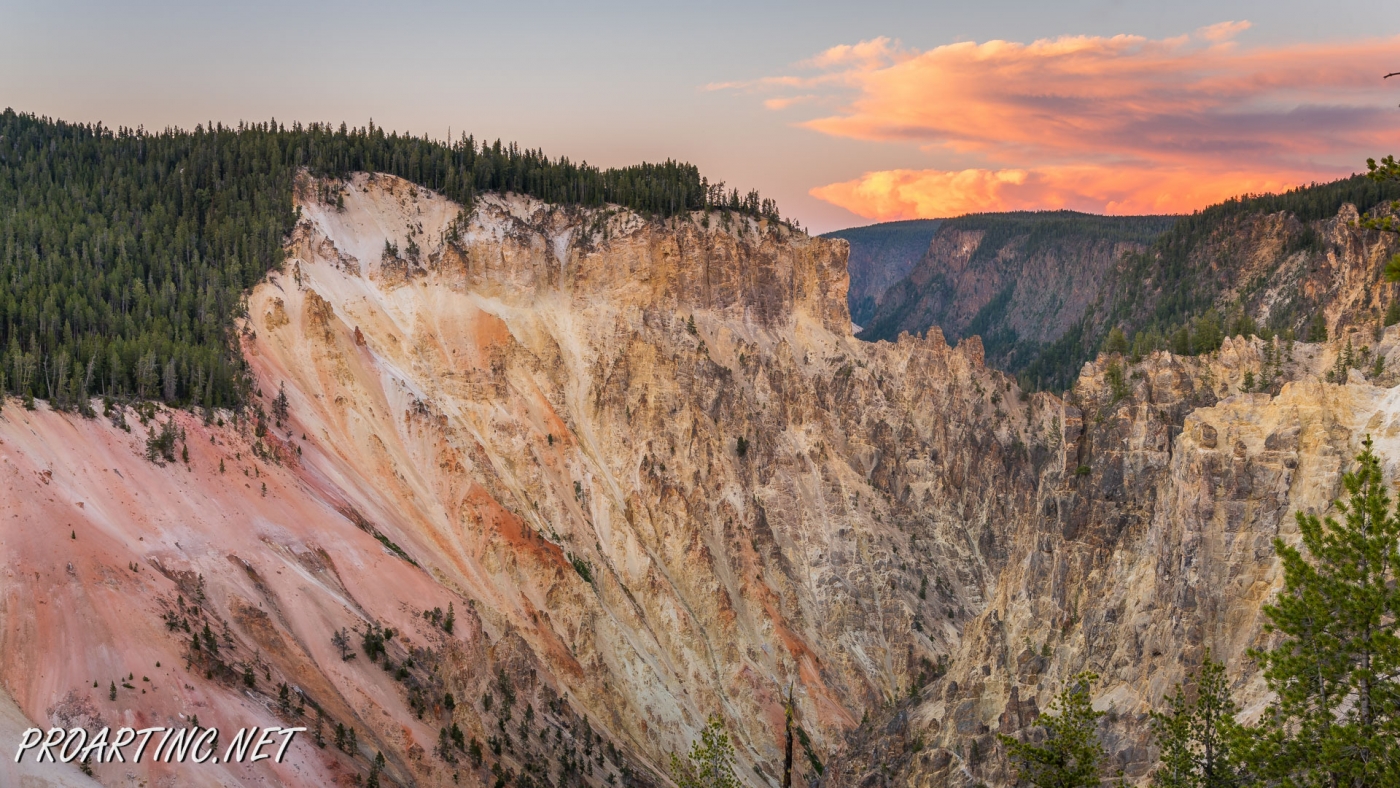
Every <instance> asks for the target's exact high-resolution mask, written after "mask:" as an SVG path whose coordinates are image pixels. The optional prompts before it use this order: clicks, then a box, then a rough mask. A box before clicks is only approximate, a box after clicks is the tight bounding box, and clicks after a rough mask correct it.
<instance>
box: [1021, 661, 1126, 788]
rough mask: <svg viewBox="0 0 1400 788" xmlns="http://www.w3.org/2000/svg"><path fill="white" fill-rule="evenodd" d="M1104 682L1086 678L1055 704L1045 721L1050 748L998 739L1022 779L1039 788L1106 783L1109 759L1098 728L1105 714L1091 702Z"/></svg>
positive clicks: (1077, 787) (1072, 684) (1072, 682)
mask: <svg viewBox="0 0 1400 788" xmlns="http://www.w3.org/2000/svg"><path fill="white" fill-rule="evenodd" d="M1098 678H1099V677H1098V676H1096V675H1094V674H1093V673H1080V674H1079V675H1077V676H1075V677H1074V678H1072V679H1070V682H1069V685H1068V686H1067V687H1065V688H1064V689H1063V690H1061V691H1060V694H1058V695H1056V696H1055V699H1054V700H1053V701H1051V702H1050V708H1049V710H1048V711H1049V712H1050V713H1048V714H1046V715H1044V716H1042V717H1041V718H1040V720H1039V723H1040V725H1042V726H1043V727H1044V728H1045V732H1046V738H1045V743H1044V746H1037V745H1034V744H1031V743H1029V742H1022V741H1018V740H1016V739H1013V738H1012V737H1010V736H998V738H999V739H1000V740H1001V743H1002V745H1003V746H1005V747H1006V755H1007V757H1008V758H1009V759H1010V760H1011V762H1012V763H1013V764H1014V765H1015V767H1016V773H1017V776H1018V777H1019V779H1022V780H1025V781H1026V782H1029V783H1030V784H1031V785H1034V786H1036V788H1090V786H1098V785H1099V784H1100V783H1101V782H1102V771H1103V767H1104V762H1105V761H1106V760H1107V756H1106V755H1105V754H1104V750H1103V746H1102V745H1101V744H1100V743H1099V739H1098V735H1097V733H1096V732H1095V729H1096V728H1097V727H1098V721H1099V718H1100V717H1102V716H1104V712H1101V711H1094V707H1093V705H1092V704H1091V703H1090V699H1089V687H1090V686H1091V685H1092V684H1093V683H1094V682H1095V681H1098Z"/></svg>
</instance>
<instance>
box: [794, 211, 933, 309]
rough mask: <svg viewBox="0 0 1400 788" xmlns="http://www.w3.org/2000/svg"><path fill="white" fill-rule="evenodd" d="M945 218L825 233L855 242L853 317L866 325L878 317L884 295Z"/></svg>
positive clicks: (849, 300)
mask: <svg viewBox="0 0 1400 788" xmlns="http://www.w3.org/2000/svg"><path fill="white" fill-rule="evenodd" d="M941 221H942V220H941V219H913V220H911V221H907V222H883V223H881V224H872V225H868V226H865V227H852V228H850V229H846V230H837V231H835V232H830V233H826V234H825V235H824V236H822V237H824V238H841V239H844V240H845V241H847V242H848V243H850V245H851V257H850V264H849V266H848V268H849V270H850V274H851V288H850V291H849V293H848V295H847V299H846V300H847V303H848V304H849V305H850V307H851V320H853V321H854V322H855V323H856V324H857V325H862V326H863V325H865V324H866V323H867V322H868V321H869V320H871V319H872V318H873V317H875V308H876V306H877V305H878V304H879V301H880V297H881V296H883V295H884V293H885V290H886V289H888V288H889V286H890V285H892V284H894V283H895V282H898V281H899V280H901V279H903V278H904V277H905V276H906V275H907V274H908V273H909V271H910V270H911V269H912V268H913V267H914V265H915V264H916V263H918V262H919V260H921V259H922V258H923V256H924V253H925V252H927V251H928V244H929V241H931V240H933V234H934V233H935V232H936V231H937V230H938V225H939V222H941Z"/></svg>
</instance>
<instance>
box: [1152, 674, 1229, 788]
mask: <svg viewBox="0 0 1400 788" xmlns="http://www.w3.org/2000/svg"><path fill="white" fill-rule="evenodd" d="M1166 701H1167V711H1165V712H1157V711H1154V712H1152V731H1153V733H1154V734H1155V735H1156V738H1157V744H1158V746H1160V747H1161V748H1162V755H1161V766H1160V767H1159V768H1158V770H1157V773H1156V774H1155V775H1153V778H1152V785H1153V786H1154V788H1235V786H1238V785H1240V784H1241V782H1240V779H1239V775H1238V770H1237V769H1236V767H1235V764H1234V761H1233V758H1232V754H1231V749H1230V745H1231V739H1230V733H1231V732H1232V731H1233V726H1234V719H1235V713H1236V712H1237V711H1238V710H1239V709H1238V708H1237V707H1236V706H1235V702H1234V701H1233V700H1231V698H1230V688H1229V684H1228V682H1227V681H1226V679H1225V666H1224V665H1222V664H1220V663H1219V662H1216V661H1214V660H1212V659H1211V658H1210V652H1206V659H1205V662H1204V664H1202V665H1201V669H1200V670H1199V671H1198V672H1197V673H1196V686H1195V697H1194V698H1189V697H1188V696H1187V693H1186V690H1185V688H1184V687H1182V686H1181V685H1180V684H1178V685H1177V687H1176V691H1175V692H1174V693H1173V694H1171V695H1170V696H1168V697H1167V698H1166Z"/></svg>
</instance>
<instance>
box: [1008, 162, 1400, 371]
mask: <svg viewBox="0 0 1400 788" xmlns="http://www.w3.org/2000/svg"><path fill="white" fill-rule="evenodd" d="M1397 199H1400V182H1397V181H1395V180H1386V179H1379V178H1375V177H1368V176H1366V175H1354V176H1352V177H1350V178H1344V179H1342V180H1338V181H1333V182H1331V183H1324V184H1312V185H1309V186H1300V187H1298V188H1296V189H1292V190H1290V191H1288V192H1285V193H1283V194H1264V195H1253V196H1244V197H1236V198H1231V199H1229V200H1226V201H1224V202H1222V203H1219V204H1217V205H1212V206H1210V207H1208V208H1205V209H1203V210H1200V211H1197V212H1195V213H1193V214H1190V215H1188V216H1182V217H1181V218H1179V219H1178V220H1177V221H1176V222H1175V223H1173V224H1172V226H1171V228H1170V229H1168V230H1166V231H1165V232H1163V233H1162V234H1161V235H1159V236H1157V238H1156V239H1154V240H1153V241H1152V243H1151V244H1150V245H1149V246H1148V247H1147V249H1146V250H1144V251H1142V252H1139V253H1134V254H1129V255H1127V256H1126V257H1125V259H1124V260H1123V263H1122V265H1120V266H1119V267H1118V270H1117V271H1116V275H1115V277H1114V281H1110V282H1108V283H1106V286H1105V288H1104V290H1103V293H1104V298H1103V299H1102V300H1101V302H1100V303H1098V304H1096V305H1095V306H1093V307H1091V308H1090V311H1089V313H1087V314H1086V315H1085V316H1084V317H1083V318H1082V319H1081V320H1080V321H1079V322H1078V323H1076V324H1075V325H1074V327H1073V328H1071V329H1070V330H1069V331H1068V332H1066V333H1065V335H1064V336H1062V337H1061V338H1060V339H1058V340H1056V341H1055V342H1051V343H1048V344H1045V345H1043V346H1042V347H1041V348H1040V349H1039V350H1038V352H1036V353H1034V354H1033V355H1028V356H1027V360H1028V363H1026V364H1025V365H1024V366H1022V367H1019V368H1018V369H1015V370H1013V371H1015V372H1017V373H1018V375H1019V378H1020V380H1021V384H1022V385H1023V386H1026V387H1031V388H1063V387H1067V386H1069V385H1071V384H1072V383H1073V382H1074V379H1075V377H1076V376H1077V375H1078V370H1079V368H1080V366H1082V365H1083V364H1084V362H1085V361H1087V360H1089V359H1091V358H1093V357H1094V354H1095V353H1097V351H1098V350H1099V349H1100V347H1102V346H1105V344H1106V343H1107V345H1108V346H1110V348H1109V349H1111V350H1121V351H1122V352H1129V351H1131V352H1132V353H1133V354H1134V355H1135V356H1141V355H1144V354H1146V353H1150V352H1152V351H1153V350H1162V349H1169V350H1171V351H1172V352H1174V353H1177V354H1178V355H1194V354H1198V353H1207V352H1210V351H1212V350H1215V349H1216V348H1217V347H1219V346H1220V342H1221V340H1222V339H1223V338H1224V337H1225V336H1227V335H1234V334H1245V335H1248V334H1252V333H1256V332H1257V333H1260V335H1262V336H1266V337H1268V336H1273V335H1274V334H1276V333H1277V334H1287V335H1290V336H1292V335H1294V334H1296V335H1298V338H1300V339H1302V338H1309V339H1310V340H1311V341H1316V340H1318V339H1319V338H1322V337H1319V336H1317V335H1316V334H1315V329H1314V333H1309V332H1308V330H1307V326H1308V324H1309V323H1310V321H1312V320H1313V319H1314V318H1315V317H1316V316H1317V313H1316V312H1315V311H1314V310H1315V309H1316V307H1317V306H1318V304H1315V303H1311V302H1309V301H1307V300H1306V299H1304V298H1302V297H1301V295H1296V296H1295V299H1294V300H1293V301H1291V302H1290V303H1288V304H1284V305H1280V306H1279V307H1277V308H1275V309H1274V310H1273V311H1272V313H1271V315H1270V319H1269V321H1268V324H1267V325H1263V326H1256V325H1255V321H1254V320H1253V318H1252V316H1251V315H1250V314H1249V312H1248V310H1247V309H1246V308H1245V305H1244V304H1235V305H1233V306H1226V307H1224V309H1225V311H1224V312H1223V313H1222V312H1221V311H1220V310H1219V309H1217V308H1216V306H1215V304H1216V300H1217V298H1219V297H1220V294H1221V293H1222V292H1225V291H1226V290H1228V289H1229V288H1230V287H1231V286H1232V285H1235V286H1239V285H1245V286H1243V287H1240V288H1239V289H1240V290H1241V292H1242V293H1243V294H1248V293H1249V292H1250V286H1249V285H1248V284H1247V283H1239V282H1235V281H1234V278H1233V274H1234V271H1233V270H1232V260H1231V259H1230V258H1229V256H1228V255H1224V256H1221V254H1220V253H1219V252H1218V251H1217V250H1216V249H1215V248H1214V245H1216V244H1219V243H1220V242H1221V241H1222V240H1223V239H1226V238H1228V236H1229V235H1230V234H1231V233H1232V232H1234V231H1235V230H1236V229H1238V228H1240V227H1241V226H1242V223H1244V222H1246V221H1248V220H1250V219H1252V218H1254V217H1258V216H1264V215H1268V214H1278V213H1284V214H1289V215H1291V216H1292V217H1294V218H1296V219H1297V220H1298V222H1300V223H1301V227H1300V231H1299V232H1297V233H1295V234H1292V235H1291V236H1290V237H1289V241H1288V243H1287V245H1286V246H1285V248H1284V249H1283V250H1282V251H1283V254H1284V256H1287V255H1291V254H1294V253H1298V252H1304V253H1307V254H1311V255H1323V254H1326V249H1325V248H1324V245H1323V241H1322V238H1321V236H1320V235H1319V234H1318V233H1317V230H1316V228H1315V227H1313V226H1312V223H1315V222H1318V221H1322V220H1325V219H1330V218H1332V217H1334V216H1336V215H1337V213H1338V212H1339V211H1340V210H1341V208H1342V206H1343V205H1345V204H1348V203H1349V204H1351V205H1354V206H1355V207H1356V209H1357V210H1358V211H1360V212H1361V213H1362V214H1365V213H1366V212H1368V211H1370V210H1372V209H1373V208H1375V207H1376V206H1378V205H1381V204H1382V203H1386V202H1388V201H1392V200H1397ZM1255 286H1257V283H1256V285H1255ZM1115 332H1116V333H1115Z"/></svg>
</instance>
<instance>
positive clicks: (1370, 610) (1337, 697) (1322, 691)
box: [1238, 436, 1400, 788]
mask: <svg viewBox="0 0 1400 788" xmlns="http://www.w3.org/2000/svg"><path fill="white" fill-rule="evenodd" d="M1372 448H1373V445H1372V442H1371V439H1370V437H1369V436H1367V438H1366V441H1365V443H1364V450H1363V451H1362V453H1361V454H1360V455H1359V456H1358V457H1357V468H1356V470H1355V471H1353V472H1351V473H1348V474H1345V475H1344V476H1343V477H1342V484H1343V487H1344V488H1345V489H1346V491H1347V494H1348V496H1349V500H1348V501H1347V502H1345V503H1344V502H1342V501H1338V502H1336V504H1335V505H1336V507H1337V509H1338V510H1340V511H1341V512H1343V513H1344V515H1345V519H1344V520H1343V521H1342V522H1338V521H1337V520H1335V519H1334V518H1332V517H1327V518H1324V519H1321V520H1319V519H1318V517H1317V516H1316V515H1305V514H1303V513H1302V512H1299V513H1298V529H1299V531H1301V532H1302V549H1301V550H1300V549H1298V548H1295V547H1292V546H1290V545H1288V544H1285V543H1284V542H1283V541H1282V540H1281V539H1275V540H1274V550H1275V551H1277V553H1278V555H1279V558H1280V559H1281V561H1282V563H1283V572H1284V590H1283V592H1282V593H1281V594H1280V595H1279V596H1278V599H1277V600H1276V601H1275V602H1274V603H1273V604H1270V605H1266V606H1265V608H1264V613H1265V615H1266V616H1267V617H1268V620H1269V621H1268V624H1267V626H1266V630H1267V631H1269V632H1276V633H1278V634H1279V635H1281V636H1282V641H1281V642H1280V643H1279V644H1278V646H1277V647H1275V648H1273V649H1272V650H1268V651H1254V652H1251V655H1252V656H1253V657H1254V658H1255V659H1256V660H1257V661H1258V662H1259V665H1260V667H1261V668H1262V669H1263V674H1264V679H1265V681H1266V682H1267V683H1268V687H1269V689H1270V690H1272V691H1273V692H1274V693H1276V696H1277V697H1276V698H1275V700H1274V701H1273V703H1271V704H1270V706H1269V708H1268V709H1267V710H1266V711H1265V713H1264V715H1263V717H1262V718H1261V719H1260V721H1259V723H1258V725H1256V726H1254V727H1252V728H1249V729H1245V730H1242V731H1241V732H1240V735H1239V736H1238V746H1239V747H1240V750H1241V759H1242V761H1243V763H1244V764H1245V765H1246V766H1247V767H1248V768H1249V770H1250V771H1251V772H1252V774H1253V775H1254V776H1255V777H1256V778H1257V779H1258V780H1260V781H1261V782H1262V783H1263V784H1265V785H1309V786H1310V785H1326V786H1347V787H1348V788H1369V787H1370V786H1377V787H1379V786H1395V785H1400V631H1398V630H1400V587H1397V580H1400V577H1397V568H1398V567H1400V517H1397V513H1396V512H1395V511H1392V509H1391V501H1390V497H1389V495H1388V494H1387V493H1386V485H1385V480H1384V478H1383V475H1382V463H1381V460H1380V458H1379V457H1378V456H1377V455H1376V454H1375V453H1374V451H1373V450H1372ZM1305 555H1306V557H1305Z"/></svg>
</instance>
